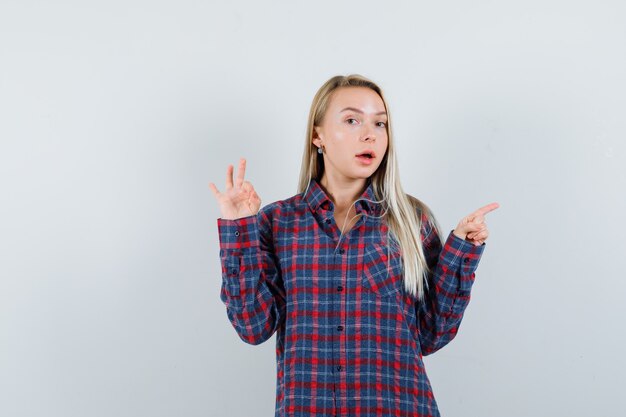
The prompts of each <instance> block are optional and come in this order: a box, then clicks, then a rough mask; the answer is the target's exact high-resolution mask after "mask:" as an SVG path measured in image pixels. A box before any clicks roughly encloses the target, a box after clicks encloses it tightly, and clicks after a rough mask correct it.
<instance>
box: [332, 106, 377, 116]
mask: <svg viewBox="0 0 626 417" xmlns="http://www.w3.org/2000/svg"><path fill="white" fill-rule="evenodd" d="M346 110H352V111H353V112H356V113H361V114H363V112H362V111H361V110H359V109H355V108H354V107H346V108H345V109H343V110H341V111H340V112H339V113H343V112H344V111H346ZM381 114H387V112H384V111H379V112H378V113H376V116H378V115H381Z"/></svg>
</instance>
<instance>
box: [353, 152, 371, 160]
mask: <svg viewBox="0 0 626 417" xmlns="http://www.w3.org/2000/svg"><path fill="white" fill-rule="evenodd" d="M374 156H375V155H374V152H373V151H365V152H361V153H359V154H357V155H356V157H357V158H365V159H374Z"/></svg>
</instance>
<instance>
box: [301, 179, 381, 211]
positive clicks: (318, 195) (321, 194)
mask: <svg viewBox="0 0 626 417" xmlns="http://www.w3.org/2000/svg"><path fill="white" fill-rule="evenodd" d="M359 198H364V199H368V200H376V196H375V195H374V187H373V185H372V182H371V181H370V180H369V179H368V180H367V188H366V189H365V191H363V193H362V194H361V196H360V197H359ZM304 199H305V200H306V202H307V203H308V204H309V207H311V210H312V211H313V212H314V213H315V212H317V211H319V210H320V209H321V210H331V209H332V208H333V205H334V204H333V202H332V200H331V199H330V197H328V195H327V194H326V192H325V191H324V189H323V188H322V187H321V185H320V184H319V182H318V181H317V180H316V179H315V178H312V179H311V180H310V181H309V187H308V189H307V191H306V193H305V194H304ZM380 208H381V204H380V203H372V202H369V201H365V200H358V201H357V202H356V204H355V210H356V212H357V213H360V212H361V211H365V212H366V213H368V214H378V213H380V211H381V210H380Z"/></svg>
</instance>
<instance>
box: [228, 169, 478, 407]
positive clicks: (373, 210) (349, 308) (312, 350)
mask: <svg viewBox="0 0 626 417" xmlns="http://www.w3.org/2000/svg"><path fill="white" fill-rule="evenodd" d="M361 197H362V198H367V199H370V200H375V198H374V193H373V189H372V185H371V184H369V186H368V188H367V189H366V190H365V191H364V193H363V194H362V195H361ZM380 206H381V205H380V204H375V203H371V202H367V201H364V200H359V201H358V202H357V203H356V204H355V208H356V212H357V213H358V214H363V216H360V217H359V219H358V222H357V223H356V225H355V226H354V227H353V228H352V229H351V230H350V231H349V232H348V233H347V234H345V235H344V236H343V237H342V238H341V240H339V235H340V231H339V229H338V227H337V224H336V223H335V220H334V217H333V202H332V201H331V200H330V199H329V198H328V196H327V195H326V193H325V192H324V190H323V189H322V188H321V186H320V185H319V183H318V182H317V181H316V180H311V183H310V185H309V188H308V190H307V191H306V193H301V194H298V195H295V196H293V197H291V198H289V199H286V200H282V201H277V202H274V203H272V204H269V205H267V206H265V207H263V208H262V209H261V210H260V211H259V212H258V213H257V214H256V215H253V216H249V217H245V218H241V219H236V220H225V219H221V218H220V219H218V220H217V224H218V231H219V238H220V260H221V263H222V287H221V292H220V298H221V300H222V301H223V303H224V304H225V305H226V307H227V309H226V312H227V315H228V318H229V320H230V322H231V323H232V325H233V327H234V328H235V330H236V332H237V334H238V335H239V337H240V338H241V339H242V340H243V341H245V342H246V343H250V344H253V345H257V344H259V343H263V342H264V341H266V340H267V339H269V338H270V337H271V336H272V335H273V334H274V332H276V360H277V383H276V413H275V416H276V417H292V416H293V417H295V416H303V417H304V416H306V417H310V416H331V417H334V416H337V417H339V416H352V417H361V416H363V417H374V416H381V417H382V416H396V417H400V416H407V417H408V416H412V417H415V416H424V417H426V416H439V415H440V414H439V410H438V407H437V402H436V401H435V397H434V396H433V391H432V388H431V385H430V381H429V379H428V377H427V375H426V370H425V368H424V363H423V361H422V356H423V355H429V354H431V353H433V352H436V351H437V350H439V349H441V348H442V347H444V346H445V345H446V344H448V343H449V342H450V341H451V340H452V339H453V338H454V337H455V336H456V334H457V331H458V328H459V325H460V323H461V319H462V317H463V313H464V311H465V308H466V307H467V305H468V303H469V300H470V289H471V287H472V284H473V282H474V278H475V273H474V271H475V270H476V268H477V266H478V262H479V260H480V257H481V255H482V252H483V250H484V247H485V244H483V245H481V246H474V245H473V244H471V243H470V242H467V241H465V240H463V239H461V238H459V237H457V236H456V235H454V234H453V233H452V231H450V234H449V235H448V237H447V239H446V241H445V243H444V244H443V245H442V243H441V240H440V238H439V236H438V235H437V232H436V229H435V228H433V227H432V226H431V225H430V224H429V223H428V222H426V217H425V215H424V214H422V220H423V221H422V231H421V238H422V241H423V245H424V252H425V255H426V259H427V262H428V264H429V266H430V267H431V269H432V271H433V273H431V274H429V279H428V284H429V285H428V287H429V290H428V291H427V292H426V297H425V301H424V302H418V301H417V299H416V298H414V297H412V296H410V295H409V294H408V293H406V292H405V290H404V287H403V283H402V258H401V256H400V253H399V251H398V250H397V246H394V244H395V243H396V241H395V240H394V239H393V238H390V237H389V235H388V231H389V229H388V227H387V226H386V225H385V223H384V222H383V221H382V219H380V218H377V216H380V215H381V213H382V211H381V207H380ZM394 247H396V249H395V250H394V249H393V248H394Z"/></svg>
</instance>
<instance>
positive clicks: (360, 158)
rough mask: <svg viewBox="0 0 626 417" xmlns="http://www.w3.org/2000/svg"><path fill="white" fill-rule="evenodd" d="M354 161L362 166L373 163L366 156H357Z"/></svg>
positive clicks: (371, 159)
mask: <svg viewBox="0 0 626 417" xmlns="http://www.w3.org/2000/svg"><path fill="white" fill-rule="evenodd" d="M356 160H357V161H359V162H360V163H362V164H364V165H370V164H371V163H372V162H373V161H374V158H368V157H367V156H357V157H356Z"/></svg>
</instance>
